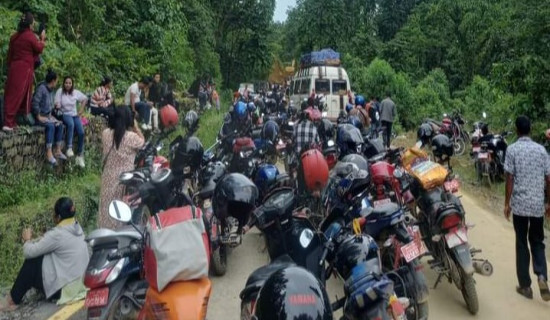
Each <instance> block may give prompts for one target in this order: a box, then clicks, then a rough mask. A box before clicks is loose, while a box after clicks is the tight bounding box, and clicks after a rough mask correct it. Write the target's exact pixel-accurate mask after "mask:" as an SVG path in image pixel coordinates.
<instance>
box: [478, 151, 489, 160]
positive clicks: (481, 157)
mask: <svg viewBox="0 0 550 320" xmlns="http://www.w3.org/2000/svg"><path fill="white" fill-rule="evenodd" d="M477 158H478V159H487V158H489V154H488V153H486V152H480V153H479V154H478V155H477Z"/></svg>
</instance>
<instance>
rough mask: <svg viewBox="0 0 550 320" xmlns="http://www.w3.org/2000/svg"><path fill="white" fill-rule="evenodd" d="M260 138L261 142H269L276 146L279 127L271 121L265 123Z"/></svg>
mask: <svg viewBox="0 0 550 320" xmlns="http://www.w3.org/2000/svg"><path fill="white" fill-rule="evenodd" d="M261 137H262V139H263V140H267V141H270V142H271V143H272V144H274V145H275V144H277V139H278V138H279V125H278V124H277V122H275V121H273V120H269V121H267V122H266V123H265V124H264V126H263V128H262V133H261Z"/></svg>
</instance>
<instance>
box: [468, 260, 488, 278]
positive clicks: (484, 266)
mask: <svg viewBox="0 0 550 320" xmlns="http://www.w3.org/2000/svg"><path fill="white" fill-rule="evenodd" d="M472 264H473V267H474V271H475V272H476V273H478V274H480V275H482V276H486V277H489V276H491V275H492V274H493V265H492V264H491V263H490V262H489V260H474V261H472Z"/></svg>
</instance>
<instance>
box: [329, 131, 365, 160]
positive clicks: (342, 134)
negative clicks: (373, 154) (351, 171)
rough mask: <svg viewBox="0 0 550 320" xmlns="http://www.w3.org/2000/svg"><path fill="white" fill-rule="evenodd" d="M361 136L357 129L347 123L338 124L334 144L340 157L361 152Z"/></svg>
mask: <svg viewBox="0 0 550 320" xmlns="http://www.w3.org/2000/svg"><path fill="white" fill-rule="evenodd" d="M363 143H364V141H363V136H361V132H360V131H359V129H357V128H356V127H354V126H353V125H351V124H349V123H345V124H341V125H339V126H338V134H337V137H336V144H337V145H338V149H339V152H340V159H341V158H342V157H345V156H347V155H348V154H351V153H362V146H363Z"/></svg>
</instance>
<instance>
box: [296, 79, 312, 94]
mask: <svg viewBox="0 0 550 320" xmlns="http://www.w3.org/2000/svg"><path fill="white" fill-rule="evenodd" d="M310 84H311V79H303V80H302V83H301V85H300V89H299V90H298V93H299V94H309V86H310Z"/></svg>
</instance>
